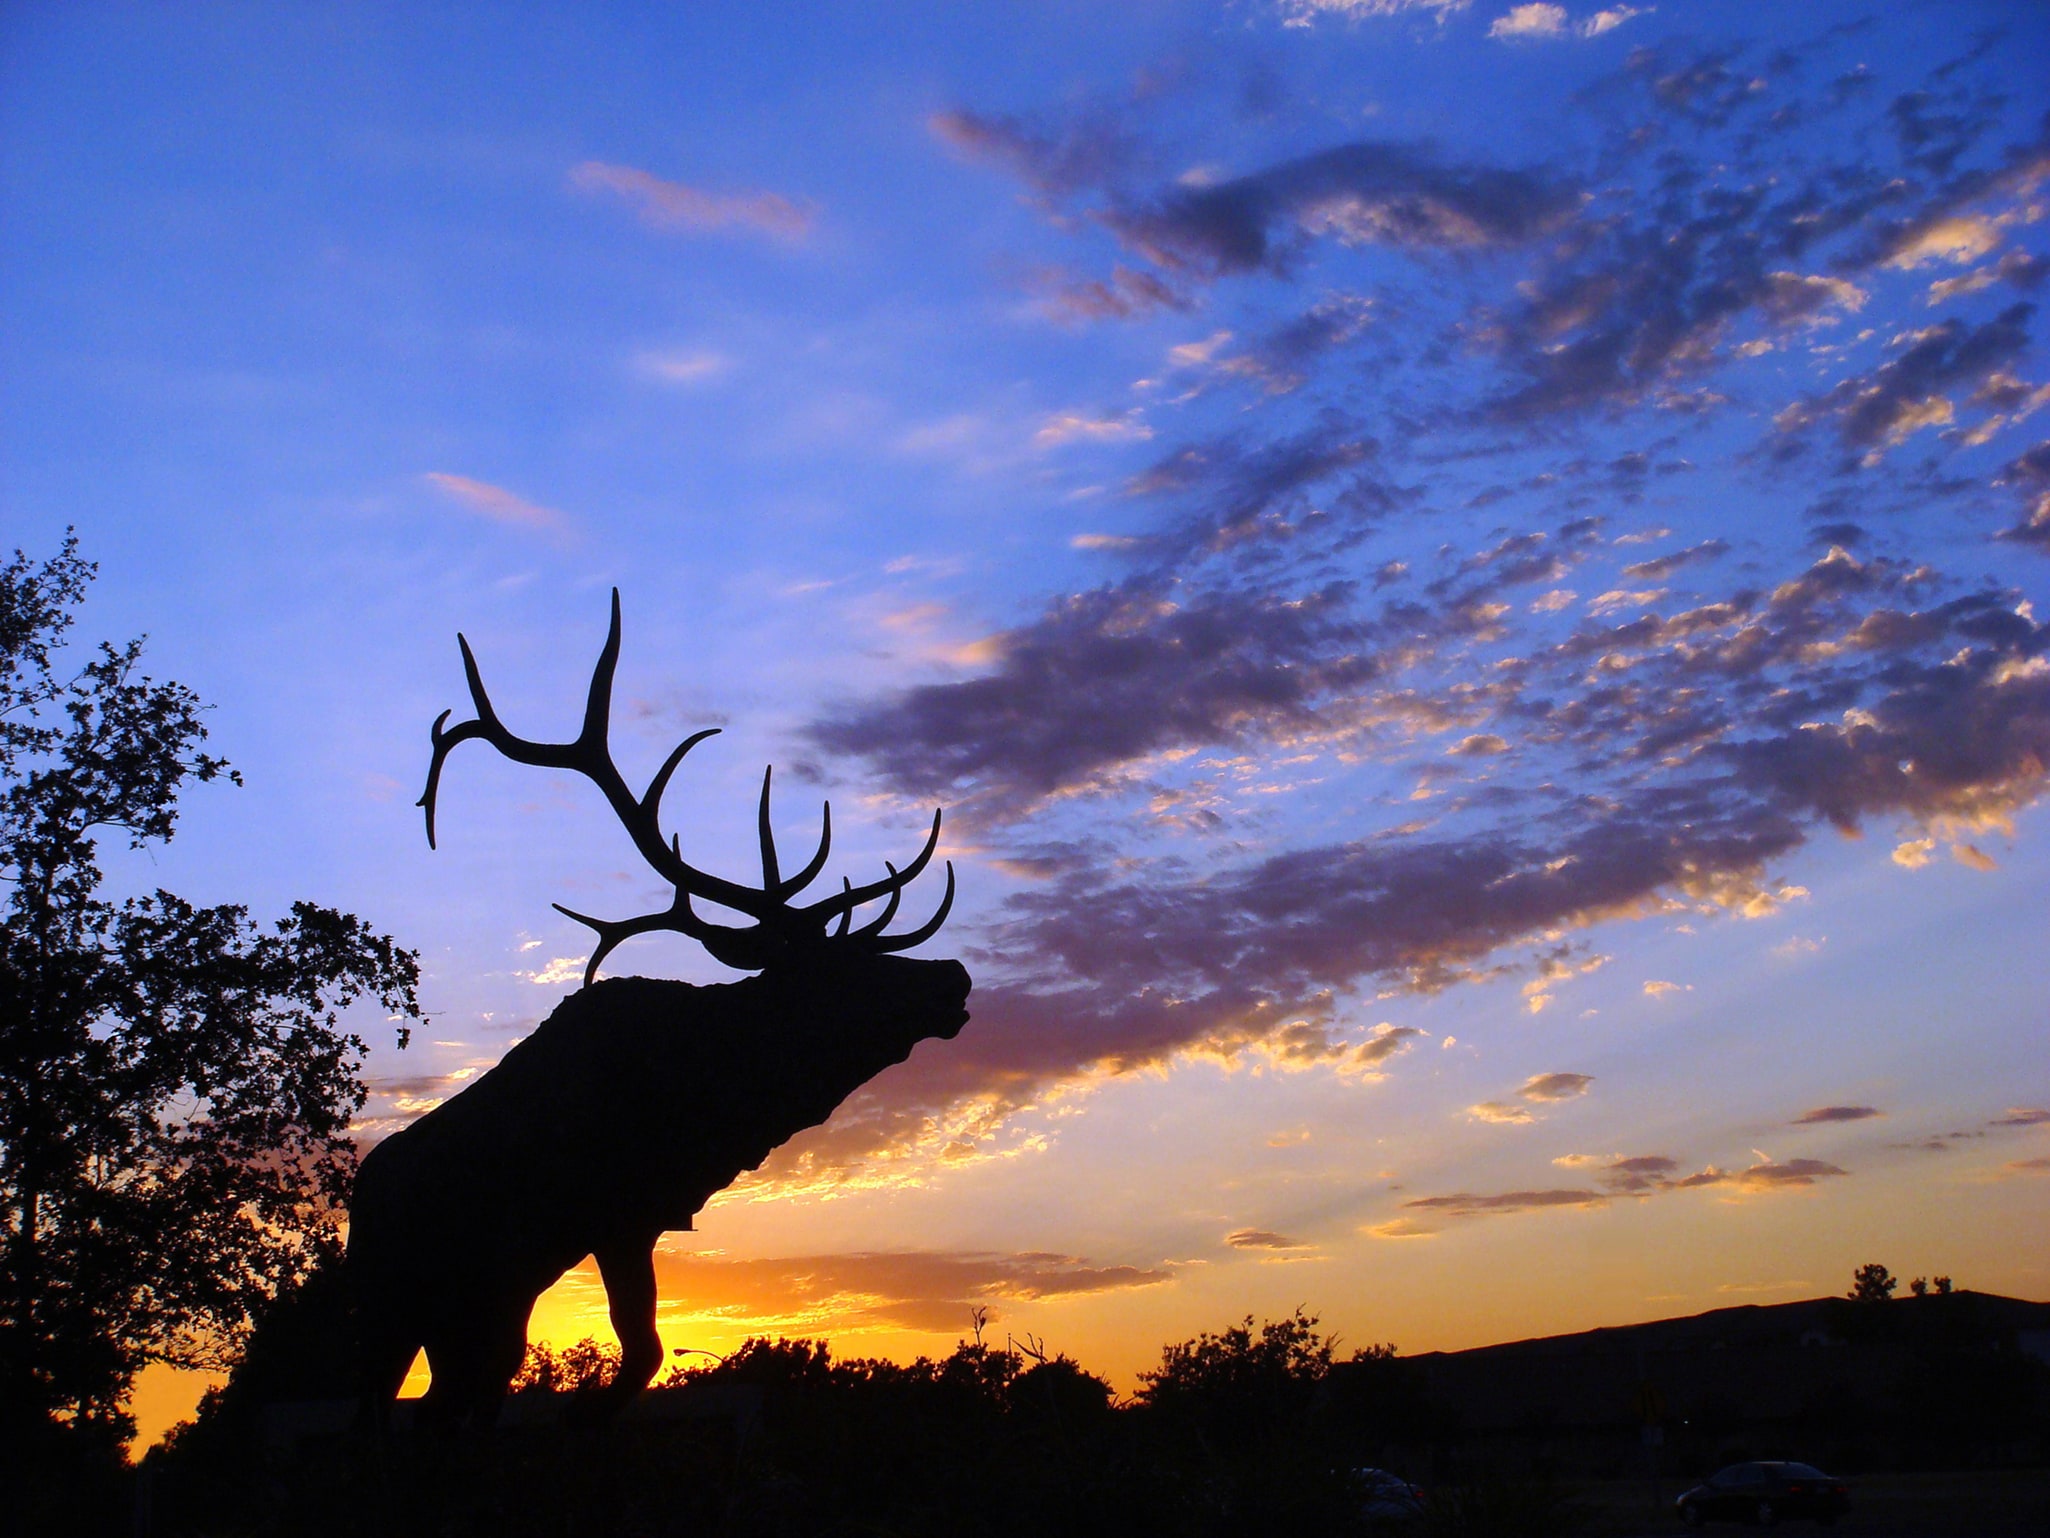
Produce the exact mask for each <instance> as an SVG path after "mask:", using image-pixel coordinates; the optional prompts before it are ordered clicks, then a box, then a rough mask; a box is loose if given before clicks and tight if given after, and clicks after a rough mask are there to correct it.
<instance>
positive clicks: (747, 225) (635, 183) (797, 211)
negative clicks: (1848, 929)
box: [569, 160, 817, 242]
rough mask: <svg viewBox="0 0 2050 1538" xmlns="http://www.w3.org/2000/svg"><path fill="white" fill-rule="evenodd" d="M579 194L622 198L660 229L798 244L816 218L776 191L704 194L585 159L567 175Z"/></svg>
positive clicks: (647, 174) (646, 174)
mask: <svg viewBox="0 0 2050 1538" xmlns="http://www.w3.org/2000/svg"><path fill="white" fill-rule="evenodd" d="M569 184H570V186H572V187H574V188H576V189H577V190H578V191H579V192H596V193H609V194H612V195H613V196H615V197H620V198H623V199H625V200H626V201H627V202H628V203H630V204H631V205H632V206H633V208H634V211H635V212H636V213H638V214H639V215H640V217H641V222H642V223H643V224H646V225H649V226H651V227H652V228H655V229H658V230H687V231H694V232H720V231H725V230H729V229H739V230H745V231H748V232H750V233H753V234H757V235H767V236H770V237H771V238H773V239H776V240H780V241H786V242H796V241H800V240H803V239H804V238H805V237H806V236H807V235H809V234H810V233H811V230H812V226H813V224H814V223H815V222H816V219H817V216H816V214H815V213H814V212H813V211H812V210H811V209H810V208H807V207H805V206H803V205H801V204H798V203H794V202H792V201H791V200H790V199H789V198H786V197H784V196H782V195H781V194H780V193H774V192H707V191H705V190H703V189H702V188H698V187H690V186H686V185H684V184H683V183H682V182H670V181H664V180H663V179H662V178H661V177H659V176H655V175H653V174H651V173H650V172H647V171H642V170H637V169H636V168H634V167H633V166H616V165H607V164H606V163H605V162H603V161H598V160H586V161H584V162H583V163H582V164H581V165H578V166H575V167H573V168H572V169H571V171H570V173H569Z"/></svg>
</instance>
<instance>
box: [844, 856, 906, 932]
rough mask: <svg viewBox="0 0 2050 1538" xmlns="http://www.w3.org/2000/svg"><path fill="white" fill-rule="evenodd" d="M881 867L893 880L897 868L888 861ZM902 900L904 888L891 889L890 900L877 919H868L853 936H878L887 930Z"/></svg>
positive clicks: (894, 887)
mask: <svg viewBox="0 0 2050 1538" xmlns="http://www.w3.org/2000/svg"><path fill="white" fill-rule="evenodd" d="M883 866H884V868H885V869H887V870H888V871H889V873H890V875H891V877H892V878H893V879H894V878H895V876H896V874H897V867H896V866H894V865H892V864H890V862H889V861H888V860H885V861H883ZM903 899H904V888H903V887H901V886H893V887H891V888H890V900H889V901H888V902H887V903H885V904H884V905H883V911H882V914H881V915H880V916H879V917H877V918H873V919H870V920H869V921H868V922H867V923H866V924H863V925H862V926H861V928H859V929H857V930H855V931H854V932H855V934H856V935H859V936H862V937H864V938H865V937H867V936H869V935H879V934H881V933H882V932H883V931H884V930H885V929H888V928H889V927H890V920H891V919H893V918H895V917H896V916H897V904H898V903H900V902H902V901H903Z"/></svg>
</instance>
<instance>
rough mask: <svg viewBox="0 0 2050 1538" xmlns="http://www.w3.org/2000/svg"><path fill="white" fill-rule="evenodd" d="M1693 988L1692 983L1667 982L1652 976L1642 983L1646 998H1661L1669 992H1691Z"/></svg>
mask: <svg viewBox="0 0 2050 1538" xmlns="http://www.w3.org/2000/svg"><path fill="white" fill-rule="evenodd" d="M1693 989H1694V985H1693V984H1692V983H1669V982H1665V981H1663V980H1662V979H1658V978H1654V979H1652V980H1651V981H1650V982H1647V983H1646V984H1645V985H1644V996H1645V997H1646V998H1648V999H1662V998H1664V997H1665V996H1666V995H1667V994H1669V993H1691V992H1692V991H1693Z"/></svg>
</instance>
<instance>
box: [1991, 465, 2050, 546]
mask: <svg viewBox="0 0 2050 1538" xmlns="http://www.w3.org/2000/svg"><path fill="white" fill-rule="evenodd" d="M1993 483H1994V484H1995V485H1996V486H2011V487H2014V488H2015V489H2016V490H2017V491H2018V492H2019V493H2020V494H2021V497H2022V499H2023V502H2024V504H2025V505H2026V507H2027V509H2028V512H2027V515H2026V516H2025V517H2024V518H2023V520H2022V521H2021V522H2020V523H2018V524H2015V525H2013V526H2012V527H2011V528H2006V529H2002V530H2001V531H2000V534H1999V536H1998V537H1999V538H2001V539H2005V540H2011V541H2013V542H2014V543H2016V544H2023V545H2032V546H2034V547H2035V548H2036V549H2038V550H2041V551H2044V552H2046V553H2050V440H2046V441H2044V442H2042V443H2038V444H2036V445H2035V446H2034V447H2033V448H2031V449H2028V450H2027V451H2026V452H2024V453H2022V454H2020V455H2019V456H2017V457H2016V458H2015V459H2013V460H2011V461H2009V463H2008V464H2007V465H2006V466H2005V467H2004V468H2002V470H2001V472H2000V474H1999V475H1998V476H1996V477H1995V478H1994V482H1993Z"/></svg>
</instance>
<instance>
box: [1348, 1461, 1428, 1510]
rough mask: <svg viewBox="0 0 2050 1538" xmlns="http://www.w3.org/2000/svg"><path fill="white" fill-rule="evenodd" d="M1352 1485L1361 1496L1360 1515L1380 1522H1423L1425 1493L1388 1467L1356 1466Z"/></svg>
mask: <svg viewBox="0 0 2050 1538" xmlns="http://www.w3.org/2000/svg"><path fill="white" fill-rule="evenodd" d="M1352 1487H1353V1489H1354V1490H1355V1491H1356V1492H1357V1493H1358V1495H1359V1498H1360V1515H1361V1516H1363V1517H1367V1518H1370V1519H1371V1520H1373V1521H1376V1522H1398V1523H1409V1522H1421V1521H1422V1520H1423V1516H1424V1492H1423V1491H1422V1490H1420V1489H1418V1488H1417V1487H1416V1486H1415V1485H1413V1484H1411V1483H1410V1482H1409V1481H1408V1480H1406V1479H1404V1478H1403V1477H1402V1476H1401V1475H1400V1474H1391V1473H1389V1472H1388V1471H1387V1470H1386V1469H1354V1470H1353V1471H1352Z"/></svg>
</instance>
